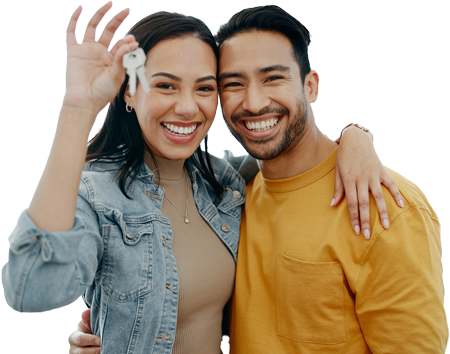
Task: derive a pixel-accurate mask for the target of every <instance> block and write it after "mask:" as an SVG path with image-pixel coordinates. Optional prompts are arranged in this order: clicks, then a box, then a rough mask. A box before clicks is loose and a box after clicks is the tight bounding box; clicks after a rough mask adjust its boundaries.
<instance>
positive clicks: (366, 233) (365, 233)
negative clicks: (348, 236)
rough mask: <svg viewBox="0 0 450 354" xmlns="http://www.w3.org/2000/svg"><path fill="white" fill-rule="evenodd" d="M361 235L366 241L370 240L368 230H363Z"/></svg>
mask: <svg viewBox="0 0 450 354" xmlns="http://www.w3.org/2000/svg"><path fill="white" fill-rule="evenodd" d="M363 235H364V238H365V239H366V240H368V239H370V231H369V229H364V231H363Z"/></svg>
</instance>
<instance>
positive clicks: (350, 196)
mask: <svg viewBox="0 0 450 354" xmlns="http://www.w3.org/2000/svg"><path fill="white" fill-rule="evenodd" d="M344 183H345V184H344V186H345V196H346V197H347V204H348V212H349V215H350V222H351V223H352V228H353V230H354V231H355V234H357V235H359V234H360V233H361V225H360V223H359V206H358V192H357V190H356V183H354V182H350V181H347V182H344Z"/></svg>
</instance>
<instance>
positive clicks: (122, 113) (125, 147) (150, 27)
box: [86, 12, 224, 198]
mask: <svg viewBox="0 0 450 354" xmlns="http://www.w3.org/2000/svg"><path fill="white" fill-rule="evenodd" d="M128 34H132V35H134V37H135V38H136V40H137V41H138V42H139V46H140V47H141V48H142V49H143V50H144V52H145V54H146V55H147V54H148V53H149V52H150V50H152V48H153V47H155V46H156V45H157V44H158V43H159V42H161V41H163V40H167V39H174V38H181V37H183V36H193V37H195V38H198V39H200V40H201V41H203V42H204V43H206V44H207V45H209V46H210V47H211V49H212V51H213V52H214V55H215V57H216V59H217V60H218V59H219V49H218V47H217V44H216V41H215V39H214V36H213V35H212V33H211V31H210V30H209V28H208V27H207V26H206V25H205V24H204V23H203V22H202V21H200V20H199V19H197V18H195V17H191V16H185V15H181V14H177V13H170V12H157V13H154V14H152V15H150V16H147V17H145V18H143V19H142V20H141V21H139V22H138V23H136V24H135V25H134V26H133V28H131V30H130V31H129V32H128ZM186 70H189V68H186ZM127 85H128V76H127V77H126V78H125V81H124V83H123V84H122V86H121V88H120V89H119V92H118V93H117V95H116V97H115V98H114V99H113V100H112V102H111V104H110V105H109V109H108V113H107V115H106V119H105V123H104V124H103V127H102V128H101V130H100V132H99V133H98V134H97V135H96V136H95V137H94V138H93V139H92V140H91V141H90V142H89V146H88V151H87V157H86V161H93V162H94V163H95V162H98V161H102V162H108V163H117V162H124V163H123V164H122V165H121V166H120V168H119V186H120V190H121V191H122V193H123V194H124V195H125V196H126V197H127V198H128V197H129V196H128V194H127V193H126V190H125V189H126V186H125V182H126V181H127V180H128V177H131V182H133V181H134V180H135V179H136V177H137V175H138V172H139V170H140V168H141V166H142V164H143V163H144V150H147V151H148V152H149V153H150V155H151V157H152V158H153V161H154V162H155V164H156V161H155V159H154V156H153V154H152V153H151V151H150V148H149V147H148V145H147V143H146V142H145V140H144V137H143V135H142V131H141V128H140V126H139V122H138V119H137V116H136V112H135V111H134V110H133V111H132V112H131V113H127V112H126V110H125V107H126V103H125V101H124V98H123V96H124V94H125V91H126V88H127ZM207 141H208V139H207V136H206V137H205V139H204V142H205V151H204V152H203V151H202V149H201V148H200V146H199V147H198V148H197V150H196V151H195V152H194V154H193V155H192V156H191V157H189V159H188V160H190V161H191V162H192V163H193V164H194V165H195V166H196V167H197V168H198V169H199V171H200V173H202V174H203V175H204V177H205V178H206V180H207V181H208V182H209V184H210V185H211V186H212V187H213V189H214V191H215V192H216V193H217V194H218V195H221V194H222V192H223V190H224V188H223V186H222V185H220V184H219V182H218V181H217V180H216V178H215V175H214V171H213V168H212V165H211V160H210V158H209V154H208V145H207ZM130 184H131V183H130Z"/></svg>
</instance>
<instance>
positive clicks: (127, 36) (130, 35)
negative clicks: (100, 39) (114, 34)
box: [123, 34, 134, 40]
mask: <svg viewBox="0 0 450 354" xmlns="http://www.w3.org/2000/svg"><path fill="white" fill-rule="evenodd" d="M130 37H134V36H133V35H132V34H127V35H126V36H125V37H123V39H124V40H125V39H127V38H130Z"/></svg>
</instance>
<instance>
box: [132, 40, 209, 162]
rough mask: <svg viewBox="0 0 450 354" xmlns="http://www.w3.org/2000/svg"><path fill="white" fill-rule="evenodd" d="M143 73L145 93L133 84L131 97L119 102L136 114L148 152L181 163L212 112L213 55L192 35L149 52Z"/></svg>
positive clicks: (195, 144)
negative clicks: (145, 84)
mask: <svg viewBox="0 0 450 354" xmlns="http://www.w3.org/2000/svg"><path fill="white" fill-rule="evenodd" d="M145 69H146V71H147V72H146V76H147V79H148V82H149V85H150V93H148V94H146V93H145V92H144V90H143V89H142V87H141V86H140V85H138V87H137V90H136V94H135V95H133V96H130V95H129V94H128V93H126V94H125V97H124V98H125V102H127V103H128V104H129V105H130V106H131V107H133V109H134V110H135V111H136V115H137V118H138V121H139V125H140V127H141V130H142V134H143V136H144V139H145V141H146V143H147V144H148V146H149V147H150V150H151V152H152V153H153V154H155V155H157V156H161V157H165V158H168V159H171V160H181V159H186V158H188V157H189V156H191V155H192V154H193V153H194V151H195V149H197V147H198V146H199V145H200V143H201V141H202V140H203V138H204V137H205V135H206V133H207V132H208V130H209V128H210V126H211V123H212V122H213V120H214V116H215V114H216V109H217V81H216V71H217V63H216V57H215V55H214V52H213V50H212V48H211V47H210V46H209V45H208V44H206V43H205V42H203V41H201V40H200V39H198V38H194V37H192V36H184V37H181V38H176V39H167V40H163V41H161V42H159V43H158V44H157V45H155V46H154V47H153V48H152V50H150V52H149V53H148V55H147V62H146V64H145ZM127 92H128V91H127Z"/></svg>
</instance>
